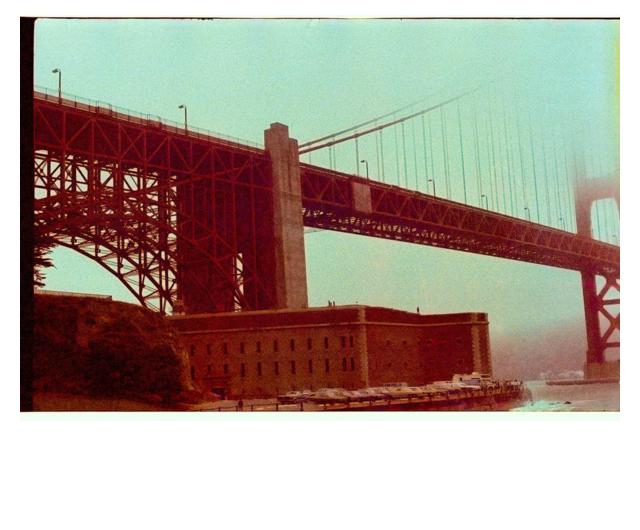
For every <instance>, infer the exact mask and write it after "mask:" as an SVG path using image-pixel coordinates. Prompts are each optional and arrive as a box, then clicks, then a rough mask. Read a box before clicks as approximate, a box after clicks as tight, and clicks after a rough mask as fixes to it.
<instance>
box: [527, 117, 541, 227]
mask: <svg viewBox="0 0 640 530" xmlns="http://www.w3.org/2000/svg"><path fill="white" fill-rule="evenodd" d="M529 141H530V143H531V164H532V166H533V190H534V193H535V196H536V220H537V221H538V223H539V222H540V203H539V201H538V178H537V175H536V152H535V150H534V148H533V130H532V128H531V112H529Z"/></svg>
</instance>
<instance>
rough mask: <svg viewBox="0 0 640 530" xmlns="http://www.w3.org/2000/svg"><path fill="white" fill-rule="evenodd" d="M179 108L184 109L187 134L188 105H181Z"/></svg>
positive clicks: (185, 132)
mask: <svg viewBox="0 0 640 530" xmlns="http://www.w3.org/2000/svg"><path fill="white" fill-rule="evenodd" d="M178 108H179V109H184V134H187V106H186V105H180V106H179V107H178Z"/></svg>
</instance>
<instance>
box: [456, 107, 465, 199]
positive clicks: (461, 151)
mask: <svg viewBox="0 0 640 530" xmlns="http://www.w3.org/2000/svg"><path fill="white" fill-rule="evenodd" d="M458 133H459V136H460V162H461V165H462V188H463V190H464V203H465V204H467V179H466V175H465V172H464V146H463V144H462V119H461V118H460V101H459V100H458Z"/></svg>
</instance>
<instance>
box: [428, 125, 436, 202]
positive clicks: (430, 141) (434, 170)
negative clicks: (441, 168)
mask: <svg viewBox="0 0 640 530" xmlns="http://www.w3.org/2000/svg"><path fill="white" fill-rule="evenodd" d="M427 129H428V131H429V159H430V160H431V178H432V179H433V190H434V191H433V194H434V195H435V194H436V192H435V189H436V166H435V164H436V162H435V160H434V158H433V133H432V132H431V120H430V119H429V116H427Z"/></svg>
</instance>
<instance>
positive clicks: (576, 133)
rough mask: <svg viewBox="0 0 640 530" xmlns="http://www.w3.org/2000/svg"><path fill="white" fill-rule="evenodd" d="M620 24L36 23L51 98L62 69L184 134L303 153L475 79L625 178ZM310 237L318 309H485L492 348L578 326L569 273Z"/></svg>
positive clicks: (72, 286)
mask: <svg viewBox="0 0 640 530" xmlns="http://www.w3.org/2000/svg"><path fill="white" fill-rule="evenodd" d="M618 27H619V26H618V23H617V22H615V21H576V22H571V21H507V20H504V21H365V20H358V21H170V20H162V21H83V20H73V21H66V20H41V21H38V23H37V25H36V42H35V50H36V52H35V83H36V85H39V86H45V87H48V88H51V89H55V88H56V82H57V78H56V76H55V75H54V74H52V73H51V70H52V69H53V68H61V69H62V72H63V74H62V76H63V77H62V79H63V91H65V92H67V93H70V94H75V95H78V96H82V97H85V98H90V99H97V100H102V101H105V102H109V103H111V104H114V105H119V106H122V107H125V108H129V109H133V110H136V111H139V112H143V113H150V114H154V115H160V116H162V117H164V118H168V119H172V120H175V121H181V119H182V111H181V110H179V109H178V105H180V104H182V103H184V104H186V105H187V106H188V109H189V122H190V124H191V125H194V126H197V127H202V128H206V129H211V130H214V131H219V132H221V133H224V134H227V135H233V136H238V137H241V138H245V139H248V140H253V141H256V142H262V136H263V130H264V129H265V128H267V127H268V126H269V124H270V123H272V122H276V121H279V122H282V123H286V124H288V125H289V127H290V132H291V135H292V136H293V137H295V138H298V139H299V140H300V141H304V140H308V139H312V138H316V137H319V136H322V135H324V134H327V133H331V132H334V131H338V130H340V129H342V128H345V127H348V126H350V125H352V124H355V123H358V122H360V121H364V120H366V119H368V118H372V117H375V116H378V115H381V114H384V113H385V112H389V111H392V110H394V109H397V108H399V107H401V106H403V105H406V104H409V103H411V102H413V101H416V100H418V99H421V98H424V97H426V96H428V95H430V94H433V98H434V99H433V100H434V101H435V100H436V99H437V98H438V97H440V95H441V94H449V95H451V94H455V93H457V91H459V90H461V89H462V88H464V87H468V86H471V85H473V84H474V83H476V82H477V81H481V80H486V79H489V78H491V79H498V80H503V81H504V80H507V79H508V80H510V82H511V81H513V82H514V84H517V85H518V94H519V95H518V104H519V105H520V106H521V107H522V106H523V105H524V108H525V110H526V111H527V113H528V115H529V116H533V122H534V127H535V124H536V123H539V124H542V123H544V124H545V128H550V129H552V130H553V131H562V134H564V135H565V137H566V138H568V139H570V140H572V141H575V139H576V138H579V139H580V141H581V142H582V143H581V144H580V149H583V150H585V149H586V151H587V158H586V160H585V165H586V166H587V173H589V174H590V175H597V174H599V173H611V172H614V171H616V169H617V166H618V154H617V153H618V136H617V128H618V108H619V99H618V97H617V91H618V84H617V75H618V66H617V64H618V62H617V61H618V31H619V30H618ZM499 84H500V86H504V85H505V84H506V82H502V81H501V82H500V83H499ZM465 116H467V115H466V114H465ZM469 116H470V114H469ZM466 119H467V118H466V117H465V120H466ZM536 120H537V121H536ZM554 134H555V133H554ZM505 146H506V143H505ZM595 146H597V149H596V148H595ZM366 156H373V155H366ZM371 160H372V159H371ZM339 169H340V168H339ZM344 170H345V171H348V172H352V171H354V169H353V168H345V169H344ZM424 183H425V184H426V179H425V180H424ZM454 188H455V186H454ZM456 192H459V189H458V188H455V189H454V198H456V197H455V193H456ZM477 199H478V197H476V198H475V200H476V201H477ZM472 202H473V199H470V203H472ZM517 214H518V215H521V216H522V212H519V213H517ZM609 214H611V215H612V213H611V212H609ZM557 217H558V216H557V214H556V215H555V218H554V221H555V222H557V221H558V220H557ZM569 224H570V223H569ZM305 240H306V253H307V271H308V287H309V302H310V305H324V304H326V301H327V300H328V299H332V300H336V302H337V303H338V304H342V303H353V302H355V301H358V302H360V303H367V304H376V305H384V306H391V307H397V308H403V309H408V310H412V311H414V310H415V308H416V306H420V309H421V312H423V313H425V312H453V311H486V312H488V313H489V317H490V320H491V323H492V332H493V333H494V335H499V334H501V333H506V332H510V331H522V330H534V329H539V328H541V327H546V326H549V325H552V324H554V323H557V322H564V321H573V320H577V319H582V318H583V313H582V311H583V309H582V295H581V291H580V281H579V274H578V273H576V272H571V271H564V270H559V269H552V268H548V267H542V266H535V265H530V264H524V263H517V262H511V261H507V260H499V259H495V258H489V257H482V256H476V255H472V254H465V253H461V252H454V251H446V250H439V249H435V248H430V247H423V246H417V245H410V244H405V243H397V242H389V241H384V240H376V239H370V238H366V237H358V236H352V235H346V234H337V233H330V232H316V233H311V234H307V235H306V236H305ZM54 261H55V264H56V269H51V270H48V271H47V277H48V281H47V288H48V289H59V290H70V291H89V292H104V293H109V294H113V295H114V297H115V298H118V299H123V300H131V299H132V298H131V297H130V295H129V294H128V291H127V290H126V289H125V288H124V286H122V285H120V284H119V283H118V280H116V279H115V277H113V276H111V275H110V274H109V273H108V272H106V271H104V269H102V268H101V267H100V266H99V265H97V264H96V263H93V262H91V261H89V260H87V259H85V258H83V257H81V256H79V255H77V254H74V253H73V252H72V251H68V250H57V251H55V253H54Z"/></svg>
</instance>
